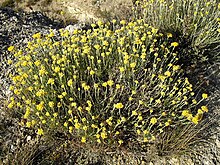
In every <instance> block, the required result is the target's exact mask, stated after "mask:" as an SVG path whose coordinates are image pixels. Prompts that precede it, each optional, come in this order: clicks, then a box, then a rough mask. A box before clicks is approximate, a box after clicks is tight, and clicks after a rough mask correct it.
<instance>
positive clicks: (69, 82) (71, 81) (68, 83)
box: [67, 79, 73, 87]
mask: <svg viewBox="0 0 220 165" xmlns="http://www.w3.org/2000/svg"><path fill="white" fill-rule="evenodd" d="M67 85H68V86H69V87H70V86H72V85H73V80H72V79H70V80H69V81H68V82H67Z"/></svg>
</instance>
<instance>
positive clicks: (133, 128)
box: [8, 19, 208, 148]
mask: <svg viewBox="0 0 220 165" xmlns="http://www.w3.org/2000/svg"><path fill="white" fill-rule="evenodd" d="M119 24H120V28H116V26H117V25H119ZM97 25H98V27H99V28H95V27H97ZM97 25H96V24H92V25H91V26H92V30H87V31H83V30H75V31H73V32H72V33H70V32H69V31H64V30H63V29H61V30H60V31H59V32H60V37H61V39H60V40H59V41H57V40H56V39H55V37H54V32H53V31H51V33H50V34H48V35H46V36H43V35H42V34H40V33H37V34H34V35H33V41H31V42H28V44H27V47H26V48H24V49H23V50H19V51H14V47H13V46H11V47H9V48H8V50H9V51H11V52H14V56H15V57H16V59H17V62H16V64H15V67H16V73H15V74H14V75H11V78H12V80H13V85H12V86H10V89H11V90H12V91H13V92H14V94H15V95H16V98H15V97H11V98H10V102H9V104H8V107H9V108H17V109H18V110H19V111H20V112H21V113H22V114H23V118H24V119H26V120H27V122H26V126H27V127H29V128H34V129H36V130H37V134H38V135H44V134H45V135H47V134H48V135H50V134H51V133H63V134H65V135H66V136H69V137H70V138H73V139H75V140H76V141H78V142H79V143H82V144H83V143H86V144H87V145H96V146H100V147H110V148H114V147H118V146H123V145H130V144H131V143H134V144H148V143H149V142H153V141H155V140H157V137H158V136H159V135H161V133H163V132H164V131H166V129H168V128H173V127H175V126H176V125H188V124H191V123H194V124H198V122H199V121H200V120H201V119H202V115H203V113H204V112H207V111H208V109H207V107H206V106H201V102H202V101H203V100H204V99H206V98H207V94H203V95H202V97H200V98H199V100H198V101H196V99H197V98H195V97H194V92H193V86H192V84H190V83H189V81H188V79H187V78H183V77H182V71H181V67H180V66H179V65H178V64H177V63H178V59H179V58H178V52H176V48H177V47H178V46H179V44H178V43H177V42H173V41H172V40H173V39H171V38H172V34H171V33H168V34H162V33H159V32H158V29H156V28H154V27H152V26H150V25H148V24H147V23H146V22H145V21H144V20H142V19H140V20H136V21H134V22H128V23H126V21H124V20H122V21H120V23H119V22H116V20H113V21H112V22H111V23H107V24H103V23H102V22H101V21H99V22H98V23H97ZM110 29H113V30H110ZM161 38H162V39H161ZM9 63H11V61H9ZM198 105H199V106H201V108H199V109H198Z"/></svg>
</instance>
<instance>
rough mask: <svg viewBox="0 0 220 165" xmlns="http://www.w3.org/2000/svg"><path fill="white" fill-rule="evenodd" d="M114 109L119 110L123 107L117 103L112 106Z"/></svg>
mask: <svg viewBox="0 0 220 165" xmlns="http://www.w3.org/2000/svg"><path fill="white" fill-rule="evenodd" d="M114 107H115V108H116V109H121V108H123V107H124V105H123V104H122V103H117V104H114Z"/></svg>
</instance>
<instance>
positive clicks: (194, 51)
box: [134, 0, 220, 62]
mask: <svg viewBox="0 0 220 165" xmlns="http://www.w3.org/2000/svg"><path fill="white" fill-rule="evenodd" d="M134 9H135V10H134V11H135V16H138V17H144V19H145V20H146V22H148V23H149V24H150V25H152V26H154V27H156V28H158V29H160V30H162V31H166V32H173V33H179V36H178V37H179V38H180V39H181V38H182V39H184V40H182V43H183V44H184V42H186V41H187V42H188V45H186V46H185V47H183V48H185V50H184V51H186V53H185V54H184V55H186V56H187V57H188V58H191V61H192V60H193V59H194V60H195V59H196V60H197V62H201V61H207V60H213V58H214V59H218V58H219V57H218V56H219V44H220V43H219V42H220V4H219V2H218V1H217V0H203V1H195V0H185V1H183V0H174V1H170V0H150V1H145V0H143V1H136V6H135V8H134ZM189 50H191V51H189ZM210 51H211V52H212V53H210ZM192 55H195V56H192Z"/></svg>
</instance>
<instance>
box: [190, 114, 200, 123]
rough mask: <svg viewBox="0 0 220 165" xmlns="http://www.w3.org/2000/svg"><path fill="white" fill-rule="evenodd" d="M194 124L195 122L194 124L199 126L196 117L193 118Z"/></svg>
mask: <svg viewBox="0 0 220 165" xmlns="http://www.w3.org/2000/svg"><path fill="white" fill-rule="evenodd" d="M192 122H193V123H194V124H198V123H199V120H198V118H197V117H196V116H195V117H193V118H192Z"/></svg>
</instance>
